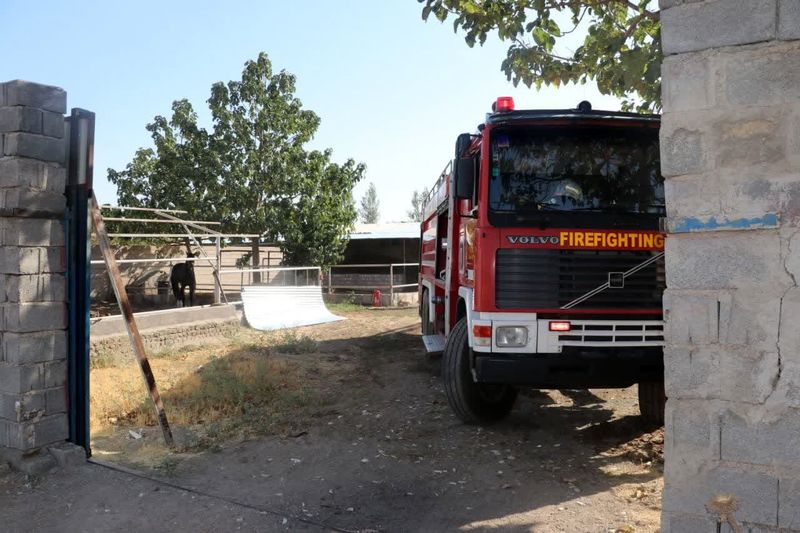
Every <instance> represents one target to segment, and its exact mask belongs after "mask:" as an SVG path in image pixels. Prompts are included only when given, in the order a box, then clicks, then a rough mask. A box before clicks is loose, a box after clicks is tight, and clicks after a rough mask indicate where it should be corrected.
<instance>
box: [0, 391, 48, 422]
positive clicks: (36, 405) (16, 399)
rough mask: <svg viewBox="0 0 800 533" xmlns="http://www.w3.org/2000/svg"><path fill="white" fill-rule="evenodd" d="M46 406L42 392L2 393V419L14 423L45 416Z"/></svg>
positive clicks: (0, 409)
mask: <svg viewBox="0 0 800 533" xmlns="http://www.w3.org/2000/svg"><path fill="white" fill-rule="evenodd" d="M45 405H46V403H45V394H44V393H43V392H40V391H32V392H28V393H26V394H10V393H0V418H5V419H6V420H12V421H14V422H24V421H26V420H32V419H34V418H36V417H37V416H42V415H44V414H45Z"/></svg>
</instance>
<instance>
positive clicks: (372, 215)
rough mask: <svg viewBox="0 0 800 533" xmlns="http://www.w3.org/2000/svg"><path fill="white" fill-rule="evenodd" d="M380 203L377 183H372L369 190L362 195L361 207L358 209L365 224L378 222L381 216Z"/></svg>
mask: <svg viewBox="0 0 800 533" xmlns="http://www.w3.org/2000/svg"><path fill="white" fill-rule="evenodd" d="M380 205H381V204H380V202H379V201H378V191H377V190H376V189H375V184H374V183H370V184H369V187H368V188H367V192H365V193H364V196H362V197H361V208H360V209H359V210H358V214H359V215H360V216H361V222H363V223H365V224H377V223H378V219H379V218H380Z"/></svg>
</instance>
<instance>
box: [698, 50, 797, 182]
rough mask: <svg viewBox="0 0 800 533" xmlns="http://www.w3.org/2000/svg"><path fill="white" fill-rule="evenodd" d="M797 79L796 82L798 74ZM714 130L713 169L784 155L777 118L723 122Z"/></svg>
mask: <svg viewBox="0 0 800 533" xmlns="http://www.w3.org/2000/svg"><path fill="white" fill-rule="evenodd" d="M797 66H798V67H800V62H798V63H797ZM797 79H798V81H800V76H798V78H797ZM798 94H799V95H800V91H799V92H798ZM714 131H717V132H719V140H718V141H717V146H716V154H715V160H716V165H715V166H716V167H717V168H727V167H737V168H738V167H742V166H747V165H756V164H759V163H770V162H776V161H780V160H782V159H783V158H784V157H785V156H786V152H785V147H786V141H785V140H786V136H785V134H784V133H783V129H782V127H781V124H780V123H779V122H778V121H774V120H768V119H766V118H761V119H748V120H737V121H723V122H721V123H719V124H717V125H715V126H714Z"/></svg>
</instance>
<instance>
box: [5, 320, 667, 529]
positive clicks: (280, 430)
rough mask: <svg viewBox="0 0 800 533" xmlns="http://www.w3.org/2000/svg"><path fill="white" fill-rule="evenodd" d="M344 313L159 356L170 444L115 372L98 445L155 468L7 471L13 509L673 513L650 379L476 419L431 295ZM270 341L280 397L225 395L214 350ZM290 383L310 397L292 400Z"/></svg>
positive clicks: (304, 515)
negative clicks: (448, 370) (46, 505)
mask: <svg viewBox="0 0 800 533" xmlns="http://www.w3.org/2000/svg"><path fill="white" fill-rule="evenodd" d="M340 314H341V313H340ZM344 314H345V315H346V316H347V319H348V320H346V321H342V322H337V323H333V324H327V325H321V326H314V327H309V328H301V329H300V330H298V331H297V332H295V333H293V334H292V335H293V336H292V337H291V338H288V341H287V338H286V337H280V336H279V334H264V333H259V332H251V331H243V332H242V335H241V336H239V337H237V338H235V339H221V340H219V341H218V342H217V343H211V344H208V345H205V346H202V347H193V348H189V349H185V350H181V351H179V353H178V356H175V355H174V354H173V356H171V357H167V356H162V357H157V358H154V360H153V363H154V368H155V372H156V378H157V379H158V380H159V384H160V385H161V387H162V391H163V393H164V396H165V398H166V400H165V401H166V402H167V409H168V412H169V409H170V402H172V403H173V405H174V411H178V410H179V409H183V410H184V411H185V414H183V415H182V416H183V418H181V417H180V416H178V417H177V418H176V431H175V432H176V435H177V436H178V437H179V441H180V442H181V443H182V446H183V451H182V452H180V453H172V452H168V451H167V450H165V449H164V448H163V447H162V446H161V445H160V432H159V430H158V428H156V427H153V426H148V425H147V424H149V423H152V420H148V416H147V415H146V412H145V411H146V404H145V405H144V407H143V406H142V404H141V398H138V399H137V401H136V402H128V404H126V405H122V404H123V403H125V402H123V401H122V399H123V397H124V395H117V396H115V395H114V394H112V393H111V392H108V391H109V390H113V389H114V387H110V386H102V385H101V386H100V387H99V388H100V389H103V390H106V393H105V394H103V395H100V396H96V395H94V394H93V398H92V401H93V406H92V408H93V409H94V410H95V411H96V413H95V414H94V415H93V423H94V426H95V433H94V434H93V452H94V456H95V458H98V459H101V460H103V461H112V462H114V463H116V464H120V465H124V466H127V467H133V468H136V469H137V471H138V472H140V473H141V476H142V477H138V476H131V475H130V474H126V473H121V472H116V471H112V470H108V469H106V468H104V467H100V466H97V465H88V466H86V467H81V468H80V469H79V470H78V471H77V472H72V473H68V472H62V473H57V474H52V475H50V476H47V477H45V478H43V479H41V480H30V479H28V480H25V479H23V478H21V477H19V476H14V475H11V474H5V475H3V474H2V473H0V508H3V509H4V510H7V511H4V513H3V514H4V516H6V517H9V520H10V522H7V523H6V525H8V524H10V525H11V530H16V529H15V527H18V528H19V530H28V529H29V528H27V527H25V524H26V523H31V524H33V522H27V521H26V516H28V517H30V514H26V513H31V512H32V511H34V509H35V508H38V505H36V506H35V503H36V502H37V501H41V498H45V499H48V498H49V499H50V500H52V501H53V502H54V504H57V505H59V506H60V508H63V510H64V511H63V512H64V517H63V520H62V521H59V522H53V523H52V524H50V523H48V522H46V521H41V522H37V523H36V524H38V527H35V528H32V529H45V530H46V529H49V528H50V526H51V525H52V528H53V529H58V528H60V527H62V526H64V525H68V524H70V523H72V524H76V525H80V524H83V527H84V528H87V527H88V528H89V529H91V528H92V525H97V526H98V528H100V529H105V530H117V529H129V528H131V527H134V528H135V527H137V526H140V525H141V524H142V523H143V522H142V520H143V516H142V513H143V512H145V513H147V515H148V517H152V520H151V519H150V518H148V520H150V521H149V522H147V523H148V524H149V526H150V527H151V529H154V530H162V529H163V530H173V531H174V530H215V531H216V530H242V531H270V530H274V529H276V528H281V529H303V528H305V529H319V530H331V529H332V530H344V531H536V532H551V531H567V532H603V533H606V532H624V533H627V532H646V531H657V530H658V523H659V514H660V500H661V488H662V484H663V483H662V471H661V449H662V445H663V433H662V432H661V430H660V429H657V430H653V428H647V427H644V426H642V425H641V423H640V422H639V420H638V417H637V416H636V415H637V413H638V409H637V406H636V389H635V388H632V389H625V390H592V391H567V390H565V391H548V392H540V391H526V392H525V393H524V394H522V395H521V397H520V400H519V402H518V404H517V406H516V408H515V409H514V411H513V413H512V415H511V416H510V417H509V418H508V419H507V420H505V421H503V422H502V423H500V424H497V425H494V426H491V427H471V426H465V425H463V424H461V423H460V422H459V421H458V420H457V419H456V418H455V416H454V415H453V414H452V413H451V411H450V409H449V407H448V406H447V401H446V399H445V396H444V392H443V390H442V386H441V383H440V378H439V366H438V361H431V360H429V359H428V358H427V357H426V356H425V355H424V352H423V350H422V348H421V341H420V339H419V319H418V317H417V316H416V313H415V311H413V310H404V311H361V312H348V313H344ZM308 339H313V343H312V344H313V345H311V346H306V344H308V343H307V342H306V341H307V340H308ZM252 357H261V358H264V359H266V360H269V361H270V362H271V364H272V366H269V367H265V368H267V371H268V372H271V373H273V374H277V375H278V378H279V379H277V380H275V381H274V382H273V384H272V385H273V386H272V388H270V389H269V390H268V391H266V392H264V391H263V390H260V391H259V390H254V391H253V392H252V394H253V395H258V394H262V393H263V394H269V398H270V399H269V401H263V402H260V403H259V402H255V401H254V400H253V399H252V398H249V399H248V398H246V397H244V398H240V401H238V403H237V402H230V401H227V400H226V403H224V406H223V407H224V408H222V407H221V408H219V409H217V410H216V411H212V410H211V409H212V408H213V405H214V403H213V402H214V401H215V400H214V398H211V399H209V398H207V396H203V397H201V398H198V396H197V392H196V389H197V388H198V387H200V386H201V385H203V383H204V382H203V379H206V382H208V383H210V382H211V381H210V380H209V379H210V378H208V377H206V378H203V376H204V374H203V373H204V372H206V374H207V373H208V368H209V366H210V365H220V364H222V363H223V362H224V363H225V366H224V368H226V369H239V370H237V371H235V372H234V371H232V372H231V374H230V375H231V376H234V377H235V379H241V380H247V379H248V376H251V375H252V372H255V370H253V369H254V367H253V366H252V365H250V366H248V365H249V364H250V363H248V361H249V359H248V358H252ZM231 361H233V362H231ZM237 361H238V363H237ZM133 370H135V368H130V369H119V368H99V369H95V370H93V375H92V380H93V387H94V386H95V384H97V383H101V384H102V383H106V384H118V385H119V386H117V387H116V388H117V389H119V390H122V389H124V388H125V387H126V386H127V385H125V383H126V381H125V380H127V379H131V380H132V379H133V378H130V377H129V375H128V372H133ZM262 370H263V369H262ZM213 376H217V374H213ZM214 380H216V381H219V379H217V378H214ZM216 381H214V383H216ZM132 383H133V381H131V387H133V385H132ZM120 384H121V385H120ZM223 385H224V384H223ZM223 385H219V384H217V385H215V386H217V387H219V388H220V391H221V392H219V394H223V393H224V392H225V391H226V390H227V389H226V388H225V387H227V386H223ZM248 387H252V384H251V385H248ZM245 390H248V391H249V390H251V389H250V388H247V387H245ZM275 391H277V393H276V392H275ZM282 391H288V392H286V394H284V392H282ZM289 392H291V396H292V397H293V398H294V400H293V401H278V399H279V398H283V397H284V396H286V395H287V394H288V393H289ZM248 394H249V393H248ZM171 395H172V396H171ZM245 396H246V395H245ZM201 400H202V401H201ZM137 402H138V403H137ZM198 402H199V403H198ZM203 402H206V403H203ZM209 402H210V403H209ZM184 411H181V412H184ZM204 412H205V413H207V414H206V415H202V413H204ZM242 420H244V421H245V422H246V423H242ZM235 421H238V422H235ZM71 480H74V481H71ZM113 487H116V488H113ZM65 488H66V489H68V494H62V493H60V492H59V491H60V490H63V489H65ZM159 490H161V491H163V492H161V493H160V494H158V495H157V496H156V495H155V493H154V491H159ZM98 491H102V492H98ZM120 491H127V494H128V497H123V496H121V495H120ZM92 494H94V495H95V496H94V497H93V496H92ZM32 496H36V497H35V498H33V497H32ZM98 497H99V498H100V501H95V500H96V499H97V498H98ZM144 500H147V502H149V503H143V502H144ZM180 502H184V503H183V504H181V503H180ZM82 513H83V515H82ZM34 514H36V513H35V512H34ZM81 516H85V517H89V516H91V517H92V520H94V521H90V522H80V517H81ZM70 517H72V518H70ZM64 520H66V522H65V521H64ZM70 520H73V521H72V522H70ZM87 524H89V525H88V526H87ZM152 524H156V527H155V528H153V527H152ZM159 526H164V527H163V528H162V527H159Z"/></svg>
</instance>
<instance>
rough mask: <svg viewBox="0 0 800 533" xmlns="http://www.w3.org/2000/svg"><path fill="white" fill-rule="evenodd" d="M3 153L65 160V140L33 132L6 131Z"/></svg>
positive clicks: (46, 159)
mask: <svg viewBox="0 0 800 533" xmlns="http://www.w3.org/2000/svg"><path fill="white" fill-rule="evenodd" d="M3 153H4V154H5V155H9V156H18V157H30V158H32V159H38V160H41V161H50V162H53V163H62V164H63V162H64V156H65V148H64V140H63V139H56V138H54V137H45V136H44V135H36V134H33V133H6V134H5V135H4V145H3Z"/></svg>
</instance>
